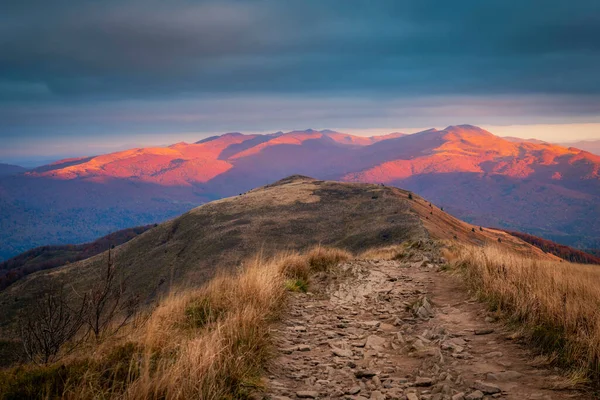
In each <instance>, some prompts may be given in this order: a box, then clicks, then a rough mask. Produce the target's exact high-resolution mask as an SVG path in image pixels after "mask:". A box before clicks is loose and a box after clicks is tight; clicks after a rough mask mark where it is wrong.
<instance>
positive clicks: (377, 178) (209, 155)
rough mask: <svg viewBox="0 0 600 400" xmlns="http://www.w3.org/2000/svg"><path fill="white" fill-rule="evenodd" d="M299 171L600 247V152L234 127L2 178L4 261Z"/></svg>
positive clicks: (464, 131)
mask: <svg viewBox="0 0 600 400" xmlns="http://www.w3.org/2000/svg"><path fill="white" fill-rule="evenodd" d="M13 171H14V170H13ZM17 172H18V171H17ZM290 174H304V175H308V176H313V177H316V178H320V179H336V180H342V181H347V182H369V183H376V184H386V185H394V186H398V187H402V188H405V189H407V190H411V191H414V192H415V193H418V194H420V195H422V196H424V197H426V198H427V199H429V200H430V201H432V202H434V203H435V204H436V205H438V206H440V207H444V209H446V210H447V211H449V212H451V213H453V214H454V215H456V216H458V217H460V218H463V219H465V220H466V221H469V222H471V223H473V224H476V225H482V226H492V227H499V228H506V229H512V230H517V231H524V232H528V233H532V234H535V235H537V236H542V237H545V238H548V239H551V240H554V241H557V242H559V243H563V244H568V245H572V246H576V247H579V248H597V247H600V244H599V243H598V239H597V238H598V237H599V236H600V222H598V221H600V218H597V217H598V216H600V176H599V174H600V156H597V155H594V154H591V153H588V152H586V151H582V150H578V149H576V148H565V147H560V146H557V145H551V144H548V143H544V142H541V143H540V142H531V141H520V142H519V141H512V140H506V139H502V138H499V137H496V136H494V135H492V134H491V133H489V132H486V131H484V130H482V129H479V128H477V127H473V126H468V125H464V126H455V127H448V128H446V129H445V130H441V131H438V130H434V129H433V130H427V131H424V132H420V133H416V134H411V135H403V134H399V133H395V134H390V135H385V136H376V137H371V138H367V137H358V136H352V135H347V134H342V133H337V132H333V131H314V130H307V131H293V132H287V133H282V132H278V133H275V134H271V135H243V134H239V133H231V134H225V135H222V136H216V137H212V138H208V139H204V140H202V141H200V142H198V143H193V144H187V143H177V144H174V145H171V146H168V147H164V148H163V147H161V148H143V149H132V150H127V151H123V152H118V153H112V154H106V155H100V156H96V157H86V158H80V159H69V160H62V161H58V162H56V163H53V164H50V165H47V166H44V167H40V168H36V169H34V170H31V171H27V172H24V173H18V174H14V172H13V173H11V174H10V175H9V176H6V175H5V176H0V194H2V196H1V197H0V211H1V213H0V215H1V217H0V218H1V219H0V228H1V232H2V234H1V235H2V237H1V239H2V249H1V253H0V257H3V258H5V259H6V258H8V257H11V256H14V255H16V254H18V253H20V252H22V251H24V250H27V249H30V248H32V247H35V246H41V245H47V244H66V243H81V242H85V241H91V240H94V239H96V238H97V237H100V236H102V235H105V234H107V233H109V232H112V231H115V230H118V229H124V228H128V227H131V226H137V225H144V224H149V223H155V222H160V221H163V220H166V219H168V218H172V217H175V216H177V215H179V214H181V213H183V212H185V211H187V210H189V209H191V208H193V207H194V206H197V205H199V204H203V203H205V202H207V201H211V200H214V199H219V198H222V197H226V196H231V195H235V194H239V193H243V192H245V191H247V190H249V189H251V188H253V187H256V186H260V185H264V184H267V183H270V182H274V181H276V180H278V179H281V178H283V177H285V176H288V175H290ZM542 203H543V204H544V207H539V206H538V205H539V204H542ZM540 221H544V222H543V223H540Z"/></svg>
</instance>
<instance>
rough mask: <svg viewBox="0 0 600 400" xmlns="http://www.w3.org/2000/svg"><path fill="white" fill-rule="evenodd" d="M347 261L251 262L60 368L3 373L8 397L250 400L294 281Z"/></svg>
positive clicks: (314, 257)
mask: <svg viewBox="0 0 600 400" xmlns="http://www.w3.org/2000/svg"><path fill="white" fill-rule="evenodd" d="M349 257H351V255H350V254H349V253H347V252H344V251H341V250H338V249H328V248H315V249H313V250H312V251H309V252H307V253H305V254H304V255H299V254H292V253H283V254H279V255H278V256H275V257H273V258H271V259H268V260H262V259H260V258H256V259H254V260H250V262H249V263H248V265H247V266H246V268H244V269H243V270H241V271H238V272H236V273H233V274H220V275H218V276H217V277H215V278H213V279H212V280H211V281H210V282H209V283H208V284H206V285H205V286H202V287H200V288H195V289H188V290H183V291H180V292H176V293H172V294H171V295H170V296H168V297H167V298H165V299H164V300H163V301H161V302H160V303H159V305H158V306H157V308H156V309H155V310H154V311H153V312H152V313H151V314H150V315H149V317H148V318H147V320H146V321H145V323H140V324H139V326H135V325H130V326H128V327H127V331H126V332H123V333H122V334H120V335H119V336H117V337H111V338H110V340H106V341H104V342H102V343H100V344H95V343H88V344H87V345H86V346H85V347H84V348H82V349H80V350H79V352H78V353H76V354H74V355H72V356H69V357H67V358H66V359H64V360H63V361H61V362H57V363H54V364H52V365H48V366H33V365H28V366H25V367H16V368H12V369H6V370H4V371H2V370H0V398H2V399H4V398H6V399H9V398H11V399H12V398H15V399H17V398H68V399H91V398H106V399H113V398H114V399H120V398H127V399H156V398H158V399H164V398H167V399H189V398H200V399H206V400H209V399H210V400H212V399H214V400H217V399H219V400H222V399H245V398H250V397H249V395H250V394H251V392H252V391H253V389H254V387H255V386H256V385H258V384H260V376H261V373H262V369H263V367H264V364H265V361H266V360H267V358H268V356H269V352H270V330H269V324H270V323H271V322H272V321H273V320H274V319H275V318H277V316H278V314H279V312H280V311H281V309H282V308H283V305H284V304H285V297H286V291H285V287H286V286H285V282H286V280H290V279H296V278H298V277H299V276H303V277H307V276H308V275H309V274H311V273H312V272H316V271H327V270H328V269H330V268H332V267H333V266H335V265H337V264H338V263H339V262H341V261H345V260H347V259H348V258H349Z"/></svg>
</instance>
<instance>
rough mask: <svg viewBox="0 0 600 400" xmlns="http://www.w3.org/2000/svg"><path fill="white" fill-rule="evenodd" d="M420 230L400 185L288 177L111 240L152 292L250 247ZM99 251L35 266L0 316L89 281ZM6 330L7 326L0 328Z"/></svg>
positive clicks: (2, 299)
mask: <svg viewBox="0 0 600 400" xmlns="http://www.w3.org/2000/svg"><path fill="white" fill-rule="evenodd" d="M425 236H427V233H426V231H425V230H424V229H423V226H422V223H421V222H420V219H419V217H418V216H417V215H416V214H414V213H413V212H411V210H410V202H409V201H408V199H407V192H403V191H400V190H398V189H394V188H390V187H382V186H378V185H368V184H347V183H337V182H329V181H316V180H313V179H310V178H303V177H295V178H292V179H286V180H283V181H280V182H278V183H277V184H273V185H269V186H266V187H262V188H258V189H255V190H252V191H250V192H248V193H246V194H244V195H242V196H235V197H231V198H227V199H223V200H218V201H214V202H212V203H208V204H206V205H203V206H201V207H198V208H196V209H194V210H192V211H190V212H188V213H186V214H184V215H182V216H181V217H179V218H176V219H174V220H171V221H168V222H166V223H163V224H160V225H158V226H157V227H155V228H152V229H150V230H148V231H146V232H145V233H143V234H141V235H140V236H138V237H136V238H135V239H133V240H131V241H129V242H127V243H125V244H123V245H121V246H119V247H117V248H116V250H115V252H114V254H115V260H116V266H117V268H118V269H119V270H120V272H121V273H122V275H123V276H124V277H126V278H127V280H128V282H129V283H128V288H129V290H133V291H135V292H136V293H138V294H139V295H140V296H141V298H142V299H149V300H150V299H152V298H156V297H157V296H158V295H160V293H163V292H165V291H166V289H167V288H168V287H169V286H170V285H171V283H173V284H175V285H180V284H183V283H185V284H188V285H190V286H198V285H199V284H202V283H203V282H206V281H207V280H208V279H210V278H211V277H212V276H214V274H215V273H216V272H217V271H218V270H221V269H225V270H232V269H234V268H236V267H237V266H239V265H240V264H241V263H242V261H243V260H244V259H245V258H247V257H248V256H250V255H253V254H255V253H256V252H257V251H262V253H263V254H264V255H265V256H268V255H272V254H274V253H276V252H278V251H282V250H300V249H305V248H307V247H310V246H312V245H315V244H319V243H320V244H324V245H330V246H336V247H340V248H345V249H348V250H351V251H356V252H358V251H362V250H365V249H367V248H370V247H373V246H382V245H386V244H394V243H400V242H402V241H404V240H407V239H416V238H420V237H425ZM106 257H107V256H106V254H104V253H103V254H100V255H97V256H95V257H92V258H90V259H88V260H84V261H80V262H77V263H72V264H69V265H66V266H63V267H60V268H57V269H54V270H50V271H42V272H38V273H36V274H33V275H30V276H29V277H27V278H26V279H24V280H22V281H20V282H17V283H16V284H14V285H11V286H10V287H9V288H7V289H6V290H4V291H2V292H0V308H2V309H3V311H4V312H3V313H2V315H1V316H0V324H4V325H5V327H6V323H7V322H10V321H11V320H12V318H14V316H15V313H16V312H17V310H19V309H22V308H23V307H25V306H27V304H29V303H30V301H31V299H32V298H33V297H35V296H37V295H38V294H39V293H41V292H43V291H44V290H46V289H47V288H48V287H50V286H58V285H65V284H67V283H68V287H69V288H70V287H71V285H72V286H73V287H74V288H76V289H77V290H78V291H82V290H85V289H86V288H89V287H90V286H91V285H93V283H94V281H95V277H96V275H97V273H98V271H99V270H100V269H101V268H103V267H104V265H105V263H106ZM5 333H6V330H5Z"/></svg>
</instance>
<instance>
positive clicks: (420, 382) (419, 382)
mask: <svg viewBox="0 0 600 400" xmlns="http://www.w3.org/2000/svg"><path fill="white" fill-rule="evenodd" d="M432 384H433V379H431V378H425V377H422V376H419V377H417V379H416V380H415V386H420V387H424V386H431V385H432Z"/></svg>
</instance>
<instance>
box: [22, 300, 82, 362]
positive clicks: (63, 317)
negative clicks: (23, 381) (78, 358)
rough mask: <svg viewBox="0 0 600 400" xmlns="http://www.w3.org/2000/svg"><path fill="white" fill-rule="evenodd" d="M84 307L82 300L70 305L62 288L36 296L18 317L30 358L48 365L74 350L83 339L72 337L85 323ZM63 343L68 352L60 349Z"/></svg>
mask: <svg viewBox="0 0 600 400" xmlns="http://www.w3.org/2000/svg"><path fill="white" fill-rule="evenodd" d="M85 307H86V301H85V299H84V301H82V303H81V306H80V307H79V308H76V309H73V308H71V307H70V306H69V304H68V303H67V300H66V298H65V296H64V292H63V290H62V289H60V290H58V291H56V290H52V291H50V292H48V293H46V294H45V295H44V296H42V297H40V298H38V299H37V300H36V301H35V303H34V305H33V307H32V308H31V309H29V310H27V311H26V312H25V313H24V314H22V315H21V317H20V318H19V326H20V330H21V340H22V341H23V348H24V350H25V354H26V356H27V357H28V358H29V360H31V361H32V362H34V363H36V364H48V363H50V362H54V361H57V360H58V359H60V357H61V355H63V354H67V353H69V352H70V351H72V350H73V349H75V348H76V347H77V346H78V345H79V344H80V343H81V341H82V340H83V338H80V340H75V338H76V335H77V333H78V332H79V331H80V330H81V328H82V326H83V325H84V323H85V315H86V310H85ZM66 345H68V346H69V347H68V349H67V351H63V352H61V349H63V347H64V346H66Z"/></svg>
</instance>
